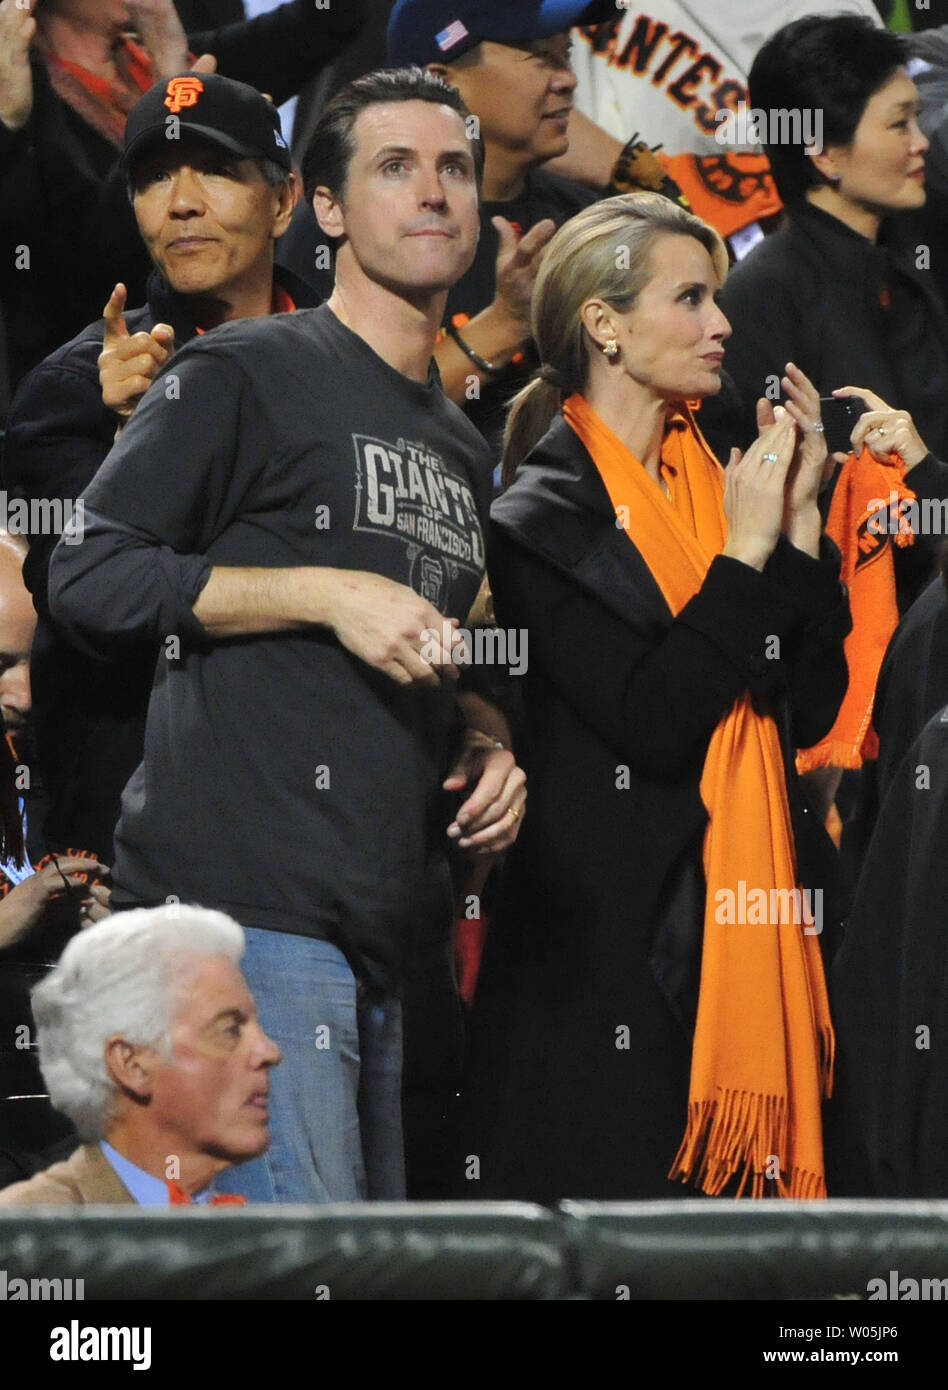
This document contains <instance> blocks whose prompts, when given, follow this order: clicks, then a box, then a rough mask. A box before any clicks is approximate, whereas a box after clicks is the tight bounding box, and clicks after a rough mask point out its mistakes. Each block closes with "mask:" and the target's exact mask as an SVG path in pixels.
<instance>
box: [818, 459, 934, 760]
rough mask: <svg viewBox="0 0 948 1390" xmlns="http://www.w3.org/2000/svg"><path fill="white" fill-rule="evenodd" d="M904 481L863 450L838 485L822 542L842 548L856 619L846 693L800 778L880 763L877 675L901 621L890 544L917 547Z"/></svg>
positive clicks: (898, 467)
mask: <svg viewBox="0 0 948 1390" xmlns="http://www.w3.org/2000/svg"><path fill="white" fill-rule="evenodd" d="M904 479H905V463H904V461H903V460H902V459H901V458H900V457H899V455H898V454H890V455H889V461H888V463H879V461H878V460H877V459H875V458H873V456H872V454H871V453H870V452H869V450H868V449H867V448H864V449H863V451H862V453H861V454H860V455H859V457H858V458H857V457H856V455H855V454H850V455H849V457H848V458H847V460H846V462H845V463H844V464H843V467H842V470H841V471H840V475H839V477H838V478H837V480H836V490H835V491H834V493H833V500H832V502H831V503H830V511H829V517H828V519H827V522H826V534H827V535H828V536H831V537H832V539H833V540H834V541H835V542H836V544H837V545H838V546H839V549H840V552H841V554H842V557H843V568H842V579H843V583H844V584H846V585H847V587H848V588H849V604H850V608H851V611H852V617H853V627H852V631H851V632H850V634H849V636H848V637H847V638H846V647H845V651H846V663H847V665H848V666H849V685H848V687H847V690H846V696H845V698H844V700H843V703H842V705H841V706H840V711H839V714H838V715H837V717H836V723H835V724H834V725H833V727H832V729H830V731H829V733H828V734H827V735H826V737H825V738H824V739H822V740H821V741H820V742H819V743H817V744H815V745H814V746H813V747H812V748H807V749H805V750H804V751H803V752H801V753H799V754H798V755H797V770H798V771H799V772H810V771H812V769H813V768H817V767H862V764H863V762H864V761H865V759H867V758H875V757H878V754H879V739H878V737H877V735H876V731H875V729H873V727H872V706H873V701H874V700H875V693H876V681H877V680H878V678H879V667H880V666H881V665H882V658H883V657H884V656H885V650H886V647H887V646H888V645H889V639H890V638H891V636H892V634H893V632H894V631H895V629H896V626H897V624H898V621H899V611H898V608H897V607H896V602H895V564H894V561H893V557H892V546H891V545H890V544H889V542H890V541H891V540H894V541H895V544H896V545H898V546H906V545H913V544H914V541H915V536H914V534H913V533H912V528H911V526H910V525H909V522H908V518H907V517H906V516H904V514H903V511H902V507H901V503H902V502H911V501H914V500H915V493H914V492H912V491H911V489H910V488H907V487H906V486H905V482H904ZM873 518H876V519H875V520H873ZM870 522H871V523H872V524H871V525H870Z"/></svg>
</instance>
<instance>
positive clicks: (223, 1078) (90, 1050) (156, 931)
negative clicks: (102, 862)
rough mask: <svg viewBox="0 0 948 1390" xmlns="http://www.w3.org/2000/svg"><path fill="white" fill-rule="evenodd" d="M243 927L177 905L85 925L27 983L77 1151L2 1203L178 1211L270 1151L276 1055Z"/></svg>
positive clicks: (5, 1194) (3, 1196)
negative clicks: (257, 1001) (260, 1010)
mask: <svg viewBox="0 0 948 1390" xmlns="http://www.w3.org/2000/svg"><path fill="white" fill-rule="evenodd" d="M243 951H244V934H243V931H242V929H241V928H240V927H239V926H238V925H237V923H236V922H234V921H232V920H231V919H230V918H229V917H227V916H225V914H224V913H222V912H214V911H210V910H207V909H204V908H197V907H185V906H178V905H176V904H175V905H172V906H168V907H157V908H141V909H137V910H135V911H132V912H122V913H117V914H115V915H114V916H112V917H109V918H108V920H107V921H104V922H100V923H98V924H97V925H95V926H92V927H89V928H87V929H86V930H85V931H83V932H80V934H79V935H78V936H75V937H73V939H72V940H71V941H70V942H69V944H68V946H67V947H66V949H65V951H64V952H63V955H62V958H61V959H60V961H59V963H58V965H57V966H56V968H55V969H54V970H53V971H52V972H51V973H50V974H49V975H48V976H47V977H46V979H45V980H43V982H42V983H41V984H40V985H38V986H37V987H36V989H35V990H34V991H33V996H32V999H33V1014H34V1018H35V1020H36V1026H37V1034H38V1041H39V1053H40V1066H41V1068H42V1071H43V1077H44V1079H45V1081H46V1085H47V1088H48V1090H49V1095H50V1099H51V1100H52V1103H53V1104H54V1105H55V1107H56V1109H57V1110H61V1111H62V1112H63V1114H65V1115H68V1116H69V1118H70V1119H71V1120H72V1121H73V1123H74V1124H75V1126H76V1129H77V1131H78V1133H79V1136H80V1138H81V1139H82V1140H83V1143H82V1145H81V1146H80V1147H79V1148H78V1149H77V1150H76V1152H75V1153H74V1154H73V1155H72V1157H71V1158H68V1159H67V1160H66V1161H65V1162H64V1163H56V1164H54V1165H53V1166H52V1167H51V1168H47V1169H46V1170H45V1171H44V1172H42V1173H37V1174H36V1176H35V1177H33V1178H31V1179H30V1180H29V1181H28V1182H20V1183H14V1184H13V1186H11V1187H7V1188H5V1189H4V1190H3V1191H0V1205H5V1206H24V1205H30V1206H35V1205H43V1204H49V1203H56V1204H69V1203H76V1204H87V1203H96V1204H102V1203H105V1204H110V1205H114V1204H129V1203H138V1205H140V1206H152V1207H165V1206H169V1205H170V1206H177V1205H182V1204H186V1203H188V1202H196V1203H199V1204H202V1203H210V1202H214V1201H218V1200H222V1201H228V1202H235V1201H237V1202H239V1201H242V1200H243V1199H242V1198H235V1197H223V1198H215V1197H214V1196H213V1195H212V1192H211V1187H210V1184H211V1182H212V1180H213V1178H214V1177H215V1175H216V1174H218V1173H220V1172H221V1171H222V1170H223V1169H225V1168H229V1167H231V1166H232V1165H233V1164H235V1163H242V1162H244V1161H245V1160H247V1159H250V1158H256V1157H258V1156H259V1155H260V1154H262V1153H263V1151H264V1149H265V1148H266V1147H267V1142H268V1140H269V1134H268V1130H267V1119H268V1115H267V1101H268V1095H269V1089H270V1068H271V1067H273V1066H275V1065H276V1064H277V1063H278V1062H279V1061H280V1049H279V1048H278V1047H277V1045H276V1044H275V1043H274V1042H272V1041H271V1040H270V1038H268V1037H267V1035H266V1034H265V1033H264V1032H263V1029H262V1028H261V1027H260V1024H259V1022H258V1021H257V1013H256V1008H255V1006H254V1002H253V998H252V996H251V994H250V991H249V990H248V988H247V984H246V981H245V980H244V977H243V975H242V974H241V973H240V969H239V967H238V964H237V963H238V961H239V960H240V958H241V956H242V955H243Z"/></svg>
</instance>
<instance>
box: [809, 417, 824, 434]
mask: <svg viewBox="0 0 948 1390" xmlns="http://www.w3.org/2000/svg"><path fill="white" fill-rule="evenodd" d="M810 428H811V429H812V430H815V431H816V433H817V434H825V433H826V426H825V425H824V424H823V421H822V420H814V421H813V424H812V425H811V426H810Z"/></svg>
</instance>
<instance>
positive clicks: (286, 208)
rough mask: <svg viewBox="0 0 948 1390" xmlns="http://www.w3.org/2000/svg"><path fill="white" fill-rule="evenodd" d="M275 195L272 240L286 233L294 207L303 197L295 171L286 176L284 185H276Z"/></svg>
mask: <svg viewBox="0 0 948 1390" xmlns="http://www.w3.org/2000/svg"><path fill="white" fill-rule="evenodd" d="M276 193H277V204H276V208H275V210H274V214H273V231H272V235H273V237H274V238H277V237H281V236H282V235H283V233H284V232H285V231H286V229H287V227H288V226H289V225H290V219H291V218H292V216H293V213H294V211H295V210H296V205H297V203H298V202H299V200H300V199H301V198H302V196H303V185H302V184H301V182H300V176H299V174H298V173H297V172H296V170H295V169H294V170H293V171H292V172H291V173H290V174H289V175H288V177H287V179H286V182H285V183H281V184H279V185H278V187H277V189H276Z"/></svg>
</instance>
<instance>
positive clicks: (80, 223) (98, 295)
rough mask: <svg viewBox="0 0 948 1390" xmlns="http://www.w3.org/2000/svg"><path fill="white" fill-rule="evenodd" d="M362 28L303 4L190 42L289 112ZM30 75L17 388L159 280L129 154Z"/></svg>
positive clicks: (10, 319) (11, 222)
mask: <svg viewBox="0 0 948 1390" xmlns="http://www.w3.org/2000/svg"><path fill="white" fill-rule="evenodd" d="M362 17H363V0H345V3H344V4H334V5H331V6H330V8H329V9H319V8H316V7H315V6H314V5H313V4H312V3H310V0H293V3H292V4H285V5H281V6H280V7H279V8H278V9H276V10H274V11H272V12H271V13H270V14H264V15H260V16H258V17H257V18H255V19H251V20H245V21H243V22H242V23H240V24H229V25H225V26H223V27H222V28H219V29H214V30H210V31H206V32H202V33H198V34H189V35H188V42H189V44H190V46H191V50H192V52H194V53H198V54H200V53H213V54H214V55H215V57H216V58H217V60H218V67H217V70H218V72H220V73H222V74H223V75H224V76H225V77H231V78H234V79H235V80H236V81H238V82H247V83H249V84H250V85H251V86H254V87H257V88H259V90H261V91H264V92H269V93H270V95H271V96H272V97H273V99H274V101H276V102H277V103H280V102H283V101H286V100H287V98H289V97H291V96H293V95H294V93H296V92H298V91H299V90H300V88H301V87H302V86H303V85H304V83H305V82H307V81H308V80H309V79H310V78H311V77H313V76H314V75H315V73H316V72H317V71H318V70H319V68H320V67H322V66H323V64H325V63H328V62H329V61H330V60H331V59H333V58H334V57H335V56H336V55H337V53H339V51H340V50H341V49H342V48H343V47H344V45H345V44H346V42H347V41H348V40H349V39H350V38H351V37H352V36H353V35H354V34H355V33H357V32H358V30H359V27H360V25H361V23H362ZM30 65H31V69H32V74H33V90H34V101H33V113H32V115H31V117H30V120H29V121H28V122H27V124H26V125H25V126H24V127H23V129H22V130H19V131H16V132H13V133H11V132H10V131H8V130H7V128H6V127H5V126H4V125H3V123H2V122H0V301H2V304H3V320H4V326H5V328H6V334H7V349H8V355H9V372H10V383H11V387H15V386H16V384H17V382H18V381H19V380H20V378H21V377H22V376H23V374H24V373H25V372H26V371H27V370H28V368H30V367H32V366H33V365H34V364H35V363H37V362H39V361H41V360H42V359H43V358H44V357H46V356H47V355H48V354H49V353H51V352H53V351H54V350H55V349H56V348H57V347H59V345H60V343H63V342H65V341H66V339H67V338H71V337H72V336H73V335H74V334H75V333H78V332H79V330H80V329H81V328H82V327H83V325H84V324H87V323H89V322H91V321H92V320H93V319H95V318H97V317H98V316H99V314H101V312H102V306H103V304H104V303H105V302H106V300H107V299H108V297H109V294H110V293H111V291H112V287H113V286H114V285H115V283H116V281H117V280H124V282H125V283H126V285H127V286H128V293H129V299H128V302H129V303H130V304H136V303H140V302H141V301H142V299H144V296H145V283H146V280H147V278H148V274H149V270H150V263H149V260H148V256H147V253H146V251H145V247H144V243H143V242H142V240H141V237H140V236H139V234H138V228H137V226H136V224H135V217H134V214H133V212H132V209H131V206H130V204H129V200H128V195H127V192H126V188H125V176H124V173H123V172H122V170H121V168H120V166H119V163H118V150H117V149H116V148H115V146H114V145H113V144H111V142H110V141H108V140H107V139H106V138H105V137H104V136H103V135H100V134H99V132H98V131H97V130H95V129H93V127H92V126H90V125H88V124H87V123H86V122H85V121H84V120H82V118H81V117H80V116H78V115H77V114H76V112H75V111H73V110H72V108H71V107H70V106H69V105H68V104H67V103H66V102H65V101H63V100H62V98H61V97H60V96H59V95H58V93H56V92H55V91H54V90H53V88H52V86H51V84H50V81H49V76H48V74H47V70H46V66H45V64H44V62H43V61H42V59H41V58H40V57H39V56H37V55H34V56H33V57H32V58H31V61H30ZM20 248H25V251H26V254H28V257H29V261H28V265H27V263H26V262H25V260H24V255H23V251H22V250H20ZM18 261H19V262H20V264H19V265H18Z"/></svg>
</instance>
